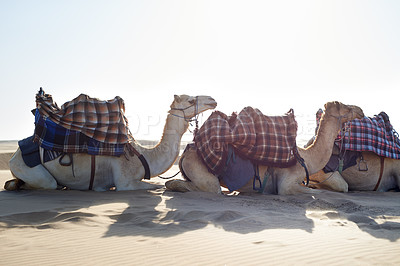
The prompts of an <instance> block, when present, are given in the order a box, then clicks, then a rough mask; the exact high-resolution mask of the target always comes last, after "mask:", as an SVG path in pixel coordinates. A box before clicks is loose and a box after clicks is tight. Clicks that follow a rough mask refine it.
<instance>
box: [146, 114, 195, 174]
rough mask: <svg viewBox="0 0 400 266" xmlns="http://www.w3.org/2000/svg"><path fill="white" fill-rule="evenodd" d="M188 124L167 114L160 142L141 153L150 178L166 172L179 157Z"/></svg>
mask: <svg viewBox="0 0 400 266" xmlns="http://www.w3.org/2000/svg"><path fill="white" fill-rule="evenodd" d="M188 126H189V123H188V122H186V121H185V120H184V119H183V118H180V117H177V116H174V115H172V114H168V116H167V120H166V123H165V126H164V131H163V135H162V137H161V140H160V142H159V143H158V144H157V145H156V146H154V147H153V148H149V149H145V148H142V149H141V152H142V154H143V156H144V157H145V158H146V160H147V162H148V164H149V167H150V176H152V177H154V176H158V175H161V174H162V173H164V172H165V171H167V170H168V169H169V168H170V167H171V166H172V165H173V164H174V162H175V160H176V159H177V157H178V156H179V151H180V143H181V139H182V135H183V134H184V133H185V132H186V130H187V128H188Z"/></svg>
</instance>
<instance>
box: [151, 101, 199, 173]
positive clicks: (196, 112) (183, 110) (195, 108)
mask: <svg viewBox="0 0 400 266" xmlns="http://www.w3.org/2000/svg"><path fill="white" fill-rule="evenodd" d="M193 106H194V118H193V119H190V118H187V116H186V114H185V110H187V109H189V108H191V107H193ZM171 110H176V111H181V112H182V113H183V116H180V115H177V114H172V113H170V114H171V115H173V116H176V117H179V118H183V119H184V120H185V121H186V122H188V123H190V122H193V121H194V122H195V123H196V126H195V129H194V131H193V134H194V135H196V133H197V131H198V129H199V119H198V118H199V97H198V96H196V101H195V103H193V104H192V105H189V106H188V107H185V108H174V107H172V108H171ZM189 131H190V130H189ZM179 173H181V171H178V172H177V173H176V174H174V175H172V176H161V175H159V176H158V177H159V178H161V179H171V178H174V177H175V176H177V175H178V174H179Z"/></svg>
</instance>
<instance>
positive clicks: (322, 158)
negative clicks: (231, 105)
mask: <svg viewBox="0 0 400 266" xmlns="http://www.w3.org/2000/svg"><path fill="white" fill-rule="evenodd" d="M362 117H364V113H363V111H362V109H361V108H359V107H357V106H353V105H345V104H342V103H340V102H328V103H326V104H325V112H324V114H323V116H322V119H321V122H320V127H319V129H318V132H317V137H316V138H315V140H314V142H313V143H312V145H311V146H309V147H308V148H306V149H304V148H301V147H298V152H299V155H300V156H301V157H302V158H303V159H304V161H305V165H306V167H307V169H308V171H309V173H310V174H315V173H317V172H318V171H319V170H321V169H322V168H323V167H324V166H325V165H326V164H327V162H328V160H329V158H330V156H331V154H332V148H333V143H334V140H335V138H336V136H337V133H338V131H339V130H340V128H341V126H342V124H343V123H345V122H347V121H349V120H353V119H360V118H362ZM180 167H181V170H182V171H183V172H184V173H185V174H186V176H187V180H170V181H168V182H166V184H165V185H166V188H167V189H169V190H172V191H178V192H186V191H206V192H212V193H217V194H219V193H221V191H222V190H221V186H224V184H221V183H220V182H219V180H218V177H217V176H215V175H213V174H212V173H210V172H209V171H208V169H207V167H206V166H205V165H204V163H203V162H202V160H201V158H200V157H199V156H198V154H197V152H196V150H194V149H188V150H186V151H185V152H184V153H183V154H182V156H181V159H180ZM258 167H259V174H260V178H261V182H262V183H264V179H265V178H267V180H266V183H265V184H266V185H265V189H264V191H263V193H277V194H280V195H290V194H299V193H317V191H316V190H313V189H311V188H308V187H305V186H303V185H302V181H303V180H304V177H305V170H304V168H303V167H302V166H301V165H300V163H297V164H296V165H294V166H292V167H289V168H277V167H268V166H265V165H259V166H258ZM238 191H239V192H253V191H254V190H253V180H250V181H249V182H248V183H247V184H246V185H245V186H244V187H242V188H241V189H239V190H238Z"/></svg>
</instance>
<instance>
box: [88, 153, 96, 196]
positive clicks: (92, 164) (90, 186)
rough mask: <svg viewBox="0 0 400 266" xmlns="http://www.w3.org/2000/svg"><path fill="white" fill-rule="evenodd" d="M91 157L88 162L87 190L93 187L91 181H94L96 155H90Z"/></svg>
mask: <svg viewBox="0 0 400 266" xmlns="http://www.w3.org/2000/svg"><path fill="white" fill-rule="evenodd" d="M90 158H91V160H90V161H91V163H90V165H91V166H90V184H89V190H92V189H93V182H94V175H95V173H96V156H95V155H92V156H90Z"/></svg>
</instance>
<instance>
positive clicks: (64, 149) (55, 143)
mask: <svg viewBox="0 0 400 266" xmlns="http://www.w3.org/2000/svg"><path fill="white" fill-rule="evenodd" d="M34 141H35V142H36V143H38V144H39V145H40V147H42V148H44V149H45V150H50V151H55V152H60V153H87V154H91V155H110V156H120V155H121V154H123V153H124V149H125V145H126V144H125V143H121V144H111V143H103V142H99V141H97V140H95V139H93V138H90V137H88V136H86V135H85V134H82V133H81V132H78V131H75V130H70V129H67V128H64V127H62V126H60V125H58V124H56V123H55V122H54V121H52V120H51V119H49V118H48V117H42V116H41V114H40V112H39V110H38V109H36V113H35V135H34Z"/></svg>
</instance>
